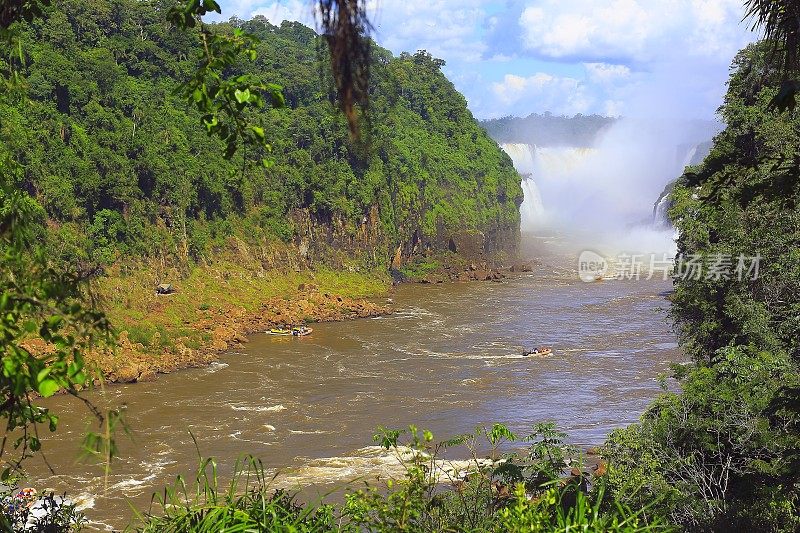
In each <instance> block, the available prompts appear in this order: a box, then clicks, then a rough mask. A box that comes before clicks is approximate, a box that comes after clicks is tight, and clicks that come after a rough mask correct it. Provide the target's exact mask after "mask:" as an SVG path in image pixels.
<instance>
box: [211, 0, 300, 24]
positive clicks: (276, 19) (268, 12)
mask: <svg viewBox="0 0 800 533" xmlns="http://www.w3.org/2000/svg"><path fill="white" fill-rule="evenodd" d="M243 3H245V4H248V6H247V7H248V9H245V11H244V13H245V15H244V18H248V19H249V18H252V17H254V16H256V15H263V16H264V17H266V18H267V20H269V21H270V22H271V23H273V24H275V25H276V26H280V24H281V22H283V21H284V20H295V21H298V22H302V23H303V24H305V25H307V26H311V27H312V28H313V27H314V26H315V20H314V7H313V6H314V5H315V4H313V3H310V2H307V1H304V0H282V1H280V2H271V3H267V4H262V5H259V7H257V8H255V9H254V8H253V4H255V3H256V2H255V1H254V0H244V2H243ZM224 13H225V11H223V14H224ZM240 16H241V15H240Z"/></svg>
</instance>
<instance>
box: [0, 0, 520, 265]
mask: <svg viewBox="0 0 800 533" xmlns="http://www.w3.org/2000/svg"><path fill="white" fill-rule="evenodd" d="M93 6H94V7H93V9H92V10H87V9H86V7H85V5H84V3H82V2H79V1H77V0H65V1H64V2H59V3H58V5H57V6H54V7H53V8H52V9H51V10H50V11H49V13H48V16H47V18H46V19H45V21H44V22H41V23H37V24H36V25H35V26H33V27H31V28H29V31H28V32H27V35H28V37H29V42H28V43H27V46H28V50H30V58H31V61H30V63H29V65H28V71H27V72H26V76H27V78H28V79H29V80H31V81H32V82H31V83H30V86H31V89H30V95H29V96H30V102H28V103H26V104H13V103H8V102H5V103H2V104H0V116H2V118H3V120H2V121H0V128H2V129H3V133H4V134H5V135H4V138H7V139H10V142H9V143H8V144H7V145H6V146H4V147H2V148H0V149H2V150H7V151H9V152H15V153H25V157H26V158H27V161H26V167H25V168H26V174H25V176H23V178H22V180H23V184H22V186H24V187H26V188H27V189H28V190H30V191H33V192H34V194H35V196H36V198H37V199H38V200H39V202H40V203H41V204H42V206H43V207H44V209H45V211H46V213H47V217H48V218H49V223H48V227H49V228H50V230H51V231H50V233H51V235H50V239H51V241H52V246H53V250H54V254H55V255H57V256H60V257H62V258H64V259H65V260H69V261H74V260H75V259H76V258H79V259H82V260H87V261H90V262H99V263H105V264H112V263H114V262H116V261H118V260H120V259H126V258H137V257H151V258H152V257H158V258H167V259H166V260H168V258H177V259H179V260H181V261H194V262H204V263H205V262H208V261H211V260H213V258H214V257H215V256H216V255H218V252H219V251H220V250H222V249H227V248H228V247H229V243H230V242H231V241H232V240H233V241H236V240H237V239H238V240H239V241H241V242H244V243H245V244H246V245H247V247H250V248H253V249H268V248H269V247H268V246H266V245H267V244H268V243H270V242H276V243H277V242H279V241H282V242H283V243H286V244H288V245H289V246H288V247H285V246H277V247H276V249H281V250H282V251H283V252H286V253H290V254H291V255H292V256H293V257H292V258H291V261H289V262H290V263H291V264H292V265H306V266H314V265H320V264H326V265H330V266H332V267H337V268H338V267H351V268H357V267H358V268H361V267H388V266H389V265H390V264H391V263H392V262H393V261H395V262H397V261H399V262H400V263H403V262H406V261H408V260H409V259H410V258H413V257H414V256H416V255H420V254H423V255H424V254H432V253H447V252H450V251H453V250H455V251H456V253H459V254H461V253H464V254H469V255H471V256H475V255H477V256H486V257H489V256H492V255H495V254H497V253H498V252H506V253H514V251H515V247H516V243H517V240H518V232H519V211H518V208H519V204H520V203H521V201H522V192H521V189H520V177H519V175H518V174H517V173H516V171H515V170H514V168H513V165H512V163H511V160H510V159H509V158H508V157H507V156H506V155H505V154H504V153H503V152H502V151H501V150H500V149H499V148H498V146H497V144H496V143H495V142H494V141H492V140H491V139H490V138H489V137H488V135H487V134H486V133H485V132H484V131H483V130H482V129H481V128H480V127H479V125H478V124H477V122H476V121H475V119H474V118H473V116H472V115H471V113H470V112H469V110H468V108H467V105H466V101H465V99H464V98H463V96H461V95H460V94H459V93H458V92H457V91H456V90H455V88H454V87H453V85H452V84H451V83H450V82H449V81H448V80H447V78H446V77H445V76H444V74H443V73H442V72H441V67H442V65H443V62H442V61H440V60H438V59H435V58H433V57H431V56H430V55H429V54H427V53H425V52H418V53H416V54H414V55H410V54H401V55H400V56H399V57H393V56H392V54H391V53H390V52H388V51H386V50H383V49H381V48H379V47H377V46H376V47H375V48H374V50H373V56H374V61H373V65H372V69H371V85H372V88H371V96H370V102H369V109H366V110H364V114H363V120H362V130H363V131H362V139H363V142H361V143H359V144H354V143H353V142H351V141H350V139H349V136H348V132H347V127H346V124H345V121H344V119H343V118H342V117H341V116H340V115H339V114H338V113H337V112H336V110H335V108H334V106H333V105H332V103H331V101H332V95H331V84H330V82H329V80H328V79H327V78H326V76H325V75H323V74H321V73H325V72H326V71H327V68H328V67H327V65H326V63H325V61H326V57H327V54H325V53H320V49H321V47H323V46H325V44H324V41H323V40H321V39H320V38H319V37H318V36H317V35H316V34H315V33H314V32H313V31H312V30H311V29H309V28H306V27H304V26H302V25H300V24H297V23H288V22H287V23H283V24H282V25H281V26H280V27H277V26H274V25H272V24H270V23H269V22H268V21H267V20H266V19H265V18H264V17H256V18H255V19H253V20H251V21H246V22H245V21H241V20H238V19H236V20H232V21H231V22H230V23H225V24H218V25H215V26H214V30H215V31H220V32H229V31H233V30H234V29H235V28H240V29H243V30H245V31H247V32H249V33H251V34H254V35H255V36H257V37H258V38H259V39H260V43H259V44H258V46H257V49H258V55H257V58H256V60H255V61H249V60H246V59H244V58H243V59H242V61H241V63H240V65H238V66H237V68H236V69H234V70H235V71H236V72H234V74H238V73H243V74H252V75H254V76H256V77H258V79H260V80H263V81H264V82H265V83H277V84H279V85H281V86H282V87H283V93H284V96H285V98H286V102H287V107H286V108H283V109H265V110H263V111H262V112H261V113H260V115H258V116H255V117H253V119H254V120H255V121H256V122H259V123H260V124H261V125H262V126H263V127H264V130H265V131H266V132H267V135H268V139H269V141H270V143H271V151H270V152H269V153H263V154H253V153H251V154H248V155H247V157H248V160H243V157H244V156H243V154H242V153H241V151H240V153H239V154H237V155H236V156H235V157H234V159H233V160H232V161H228V160H225V159H224V158H223V157H222V156H221V153H222V150H221V149H220V148H221V147H220V146H219V143H217V142H216V141H215V140H213V139H209V138H208V137H207V136H206V134H205V131H204V130H203V129H202V128H201V127H200V116H199V114H198V113H196V112H195V111H194V110H193V109H190V107H189V106H187V104H186V102H184V101H182V100H180V99H178V98H177V97H176V96H175V93H174V89H175V87H177V86H178V85H179V84H180V83H181V82H182V81H184V80H185V79H186V77H187V76H188V75H189V74H188V73H190V72H192V71H193V69H195V68H196V66H197V63H198V61H199V50H200V48H199V44H198V40H197V36H196V35H192V34H183V33H181V32H176V31H174V30H173V29H172V28H170V26H169V25H168V24H166V23H165V22H164V17H165V13H163V12H162V11H160V10H159V8H158V6H157V5H156V4H153V3H150V2H140V1H135V0H115V1H113V2H112V1H111V0H98V1H97V2H95V3H93ZM31 146H35V147H36V149H35V150H31V148H30V147H31ZM262 158H266V159H268V160H270V163H271V164H270V165H269V166H268V167H267V168H264V167H263V166H261V165H260V164H259V163H260V162H261V159H262ZM466 243H468V244H466ZM287 250H288V251H287ZM398 250H400V253H399V255H398V252H397V251H398ZM283 252H282V253H283ZM162 260H164V259H162ZM287 261H288V258H287Z"/></svg>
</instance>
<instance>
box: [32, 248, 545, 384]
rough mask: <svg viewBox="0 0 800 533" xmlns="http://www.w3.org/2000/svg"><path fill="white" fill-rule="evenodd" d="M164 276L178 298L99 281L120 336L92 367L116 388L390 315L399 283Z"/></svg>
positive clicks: (133, 279) (227, 273) (337, 276)
mask: <svg viewBox="0 0 800 533" xmlns="http://www.w3.org/2000/svg"><path fill="white" fill-rule="evenodd" d="M530 270H531V265H530V264H528V263H519V264H515V265H513V266H512V267H511V268H507V269H502V270H501V269H498V268H492V267H490V266H489V265H487V264H486V263H479V264H476V263H464V262H463V261H461V262H457V263H455V262H450V263H437V264H436V268H435V269H432V270H430V271H429V272H426V273H424V274H423V275H420V276H417V277H414V278H412V277H405V278H404V279H403V281H411V282H418V283H444V282H448V281H499V280H502V279H503V278H505V277H506V276H507V273H508V272H527V271H530ZM158 279H159V280H164V279H168V280H174V284H173V285H174V288H175V292H174V293H172V294H158V293H157V292H156V291H155V284H154V283H153V277H152V273H149V272H148V271H146V270H138V271H134V272H133V273H130V272H128V273H127V274H126V275H120V274H117V273H115V272H111V273H110V275H108V276H106V277H104V278H103V279H102V280H99V281H98V282H97V283H96V287H95V290H96V291H97V292H98V293H99V295H100V297H101V300H102V301H103V304H104V306H105V308H106V312H107V313H108V316H109V318H110V319H111V322H112V324H113V325H114V327H115V328H116V331H117V332H118V337H117V340H116V343H115V346H114V347H113V348H107V349H96V350H93V351H92V352H91V353H89V354H88V356H87V361H88V363H89V364H91V365H94V366H95V367H96V368H97V369H98V370H99V372H100V373H101V374H102V375H103V376H104V377H105V379H106V380H107V381H108V382H112V383H133V382H137V381H149V380H153V379H155V377H156V375H157V374H160V373H169V372H173V371H175V370H179V369H183V368H190V367H198V366H205V365H208V364H209V363H211V362H213V361H215V360H216V359H217V358H218V356H219V355H220V354H221V353H223V352H225V351H228V350H231V349H235V347H236V346H237V345H241V344H243V343H245V342H247V336H248V335H250V334H253V333H260V332H264V331H266V330H268V329H270V328H272V327H275V326H277V325H281V324H303V323H314V322H332V321H342V320H350V319H356V318H366V317H373V316H379V315H384V314H388V313H391V306H390V305H388V303H387V300H386V297H387V296H388V295H389V291H390V290H391V279H390V278H389V277H388V276H387V275H386V274H385V273H381V272H349V271H318V272H314V271H300V272H297V271H290V272H285V271H261V270H253V269H252V268H251V267H250V266H241V265H236V264H232V263H219V264H216V265H214V266H203V267H197V268H195V269H193V270H192V271H190V272H188V273H183V274H180V275H179V274H178V273H172V274H161V275H160V276H159V278H158ZM395 281H397V279H395ZM41 349H44V348H43V347H41Z"/></svg>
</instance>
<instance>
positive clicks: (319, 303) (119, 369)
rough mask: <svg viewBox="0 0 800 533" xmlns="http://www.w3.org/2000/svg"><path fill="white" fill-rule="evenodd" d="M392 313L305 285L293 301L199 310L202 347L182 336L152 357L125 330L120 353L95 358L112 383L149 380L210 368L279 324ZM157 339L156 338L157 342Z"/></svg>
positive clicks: (195, 325)
mask: <svg viewBox="0 0 800 533" xmlns="http://www.w3.org/2000/svg"><path fill="white" fill-rule="evenodd" d="M388 313H391V308H390V307H389V306H388V305H379V304H376V303H373V302H370V301H367V300H365V299H356V298H348V297H343V296H336V295H332V294H328V293H321V292H319V290H318V288H317V287H316V286H314V285H309V286H307V287H301V289H300V290H298V292H297V293H296V294H295V295H294V296H293V297H292V298H291V299H288V300H287V299H286V298H285V297H273V298H270V299H269V300H267V301H266V302H264V303H263V304H261V306H260V307H258V308H257V309H256V310H248V309H246V308H244V307H237V306H231V307H229V308H226V309H224V310H222V309H221V310H211V309H207V310H204V311H201V314H200V316H199V317H198V320H197V321H196V322H194V323H193V324H191V325H190V327H191V328H192V329H193V330H194V331H196V332H199V333H200V334H201V335H202V336H203V338H204V339H206V342H205V343H204V344H203V345H201V346H199V347H194V348H192V347H189V346H187V341H188V340H189V338H188V337H179V338H176V339H175V340H174V346H173V347H172V349H169V350H167V351H165V352H163V353H161V354H159V355H154V354H152V353H148V351H147V350H146V347H145V346H144V345H143V344H142V343H141V342H136V341H135V340H132V339H131V338H130V335H129V333H128V332H127V331H123V332H122V333H121V334H120V336H119V339H118V343H117V351H116V353H114V354H97V355H95V356H94V357H93V359H94V360H95V361H96V362H97V363H98V364H99V365H100V367H101V368H102V369H103V370H104V373H105V374H106V376H107V379H108V380H109V381H111V382H116V383H133V382H137V381H147V380H152V379H155V377H156V374H159V373H167V372H172V371H174V370H179V369H182V368H189V367H196V366H204V365H207V364H209V363H211V362H213V361H215V360H216V359H217V358H218V356H219V354H221V353H222V352H225V351H227V350H231V349H235V348H236V346H238V345H241V344H243V343H246V342H247V336H248V335H250V334H253V333H261V332H264V331H266V330H268V329H270V328H273V327H276V326H278V325H282V324H302V323H313V322H336V321H343V320H351V319H356V318H367V317H372V316H379V315H384V314H388ZM157 335H158V333H156V336H157ZM158 340H159V339H158V338H156V339H155V341H156V342H157V341H158Z"/></svg>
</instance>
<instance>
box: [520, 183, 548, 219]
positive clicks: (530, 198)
mask: <svg viewBox="0 0 800 533" xmlns="http://www.w3.org/2000/svg"><path fill="white" fill-rule="evenodd" d="M522 192H523V194H524V199H523V201H522V205H521V206H519V214H520V218H521V220H520V226H521V227H522V228H524V229H529V228H537V227H540V226H542V225H543V224H544V222H545V211H544V205H542V195H541V194H540V193H539V187H537V186H536V182H535V181H534V180H533V178H531V177H530V175H528V174H525V175H523V176H522Z"/></svg>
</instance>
